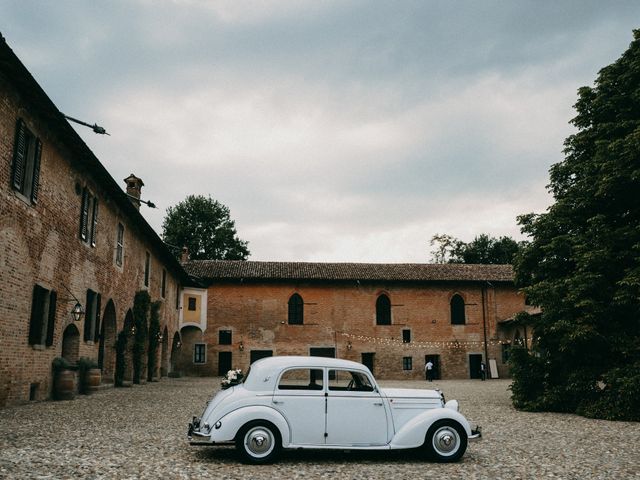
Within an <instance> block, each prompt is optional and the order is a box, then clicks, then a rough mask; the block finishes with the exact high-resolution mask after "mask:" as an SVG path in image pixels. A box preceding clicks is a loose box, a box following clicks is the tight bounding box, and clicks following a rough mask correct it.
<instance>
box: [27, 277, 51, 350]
mask: <svg viewBox="0 0 640 480" xmlns="http://www.w3.org/2000/svg"><path fill="white" fill-rule="evenodd" d="M46 292H47V290H46V289H45V288H42V287H41V286H40V285H34V286H33V300H32V302H31V322H30V323H29V344H30V345H38V344H40V342H41V338H40V337H41V336H42V326H43V325H42V316H43V314H44V312H43V306H44V296H45V294H46Z"/></svg>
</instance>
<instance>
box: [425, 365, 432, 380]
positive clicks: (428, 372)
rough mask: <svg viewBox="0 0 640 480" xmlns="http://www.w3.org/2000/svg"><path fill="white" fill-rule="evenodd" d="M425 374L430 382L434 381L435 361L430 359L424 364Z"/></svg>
mask: <svg viewBox="0 0 640 480" xmlns="http://www.w3.org/2000/svg"><path fill="white" fill-rule="evenodd" d="M424 374H425V378H426V379H427V380H428V381H429V382H433V363H432V362H431V360H429V361H428V362H427V364H426V365H425V366H424Z"/></svg>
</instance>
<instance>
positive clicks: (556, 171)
mask: <svg viewBox="0 0 640 480" xmlns="http://www.w3.org/2000/svg"><path fill="white" fill-rule="evenodd" d="M575 109H576V111H577V115H576V117H575V118H574V119H573V120H572V123H573V125H574V126H575V127H576V128H577V132H576V133H575V134H574V135H571V136H570V137H568V138H567V140H566V141H565V159H564V161H562V162H560V163H558V164H556V165H553V166H552V168H551V170H550V178H551V181H550V185H549V188H550V191H551V192H552V193H553V196H554V199H555V203H554V204H553V205H552V206H551V207H550V208H549V209H548V211H547V212H546V213H544V214H539V215H534V214H528V215H523V216H521V217H519V222H520V224H521V226H522V231H523V232H524V233H526V234H528V235H530V236H531V242H530V243H529V244H528V245H527V246H526V247H525V248H524V250H523V252H522V253H521V254H520V255H519V256H518V259H517V261H516V277H517V281H518V282H519V284H520V285H522V286H525V289H524V290H525V292H526V294H527V296H528V298H529V300H530V302H531V303H533V304H535V305H539V306H540V307H542V316H541V317H540V319H539V320H538V321H537V322H536V324H535V336H536V345H535V347H534V353H535V355H534V356H533V357H532V358H529V357H528V356H522V355H516V359H515V360H514V362H515V363H514V372H515V373H514V384H513V387H512V390H513V400H514V404H515V405H516V407H519V408H525V409H532V410H540V409H543V410H560V411H570V412H578V413H580V414H584V415H588V416H595V417H601V418H610V419H616V418H623V419H634V420H640V30H636V31H634V40H633V42H632V43H631V45H630V46H629V49H628V50H627V51H626V52H625V53H624V54H623V55H622V56H621V57H620V58H619V59H618V60H617V61H616V62H615V63H613V64H611V65H609V66H607V67H605V68H603V69H602V70H601V71H600V72H599V74H598V77H597V79H596V81H595V85H594V87H593V88H590V87H582V88H580V89H579V90H578V101H577V103H576V104H575ZM518 359H519V360H518ZM524 364H526V368H522V367H523V365H524ZM530 378H538V379H540V382H539V384H538V385H532V384H531V382H528V379H530Z"/></svg>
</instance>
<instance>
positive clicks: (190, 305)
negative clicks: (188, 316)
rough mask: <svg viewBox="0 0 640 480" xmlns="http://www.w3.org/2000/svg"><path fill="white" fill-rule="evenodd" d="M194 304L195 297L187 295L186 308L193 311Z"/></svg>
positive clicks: (195, 302)
mask: <svg viewBox="0 0 640 480" xmlns="http://www.w3.org/2000/svg"><path fill="white" fill-rule="evenodd" d="M196 305H197V300H196V297H189V299H188V300H187V309H188V310H189V311H190V312H195V311H196Z"/></svg>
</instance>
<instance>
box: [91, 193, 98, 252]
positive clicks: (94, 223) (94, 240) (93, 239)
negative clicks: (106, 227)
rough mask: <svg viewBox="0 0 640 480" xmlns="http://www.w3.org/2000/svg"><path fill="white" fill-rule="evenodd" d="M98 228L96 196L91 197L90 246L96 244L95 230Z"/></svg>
mask: <svg viewBox="0 0 640 480" xmlns="http://www.w3.org/2000/svg"><path fill="white" fill-rule="evenodd" d="M97 230H98V197H96V198H94V199H93V223H92V224H91V246H92V247H95V246H96V232H97Z"/></svg>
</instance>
